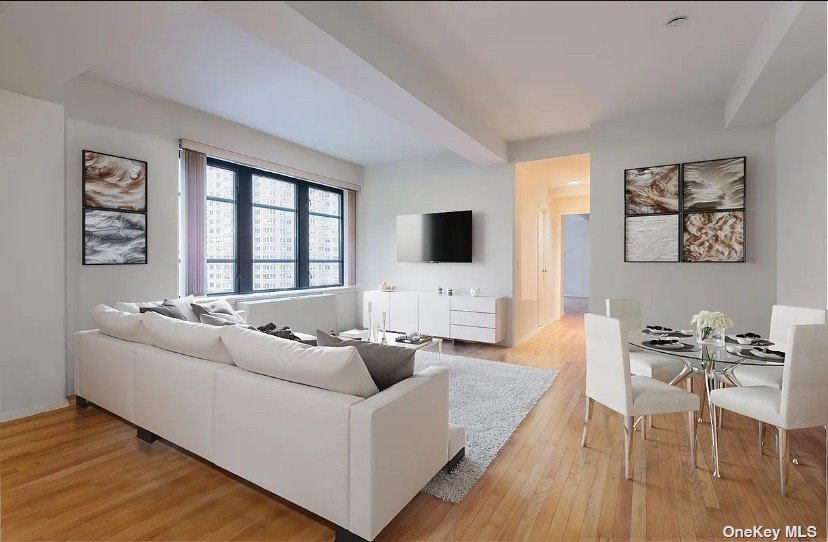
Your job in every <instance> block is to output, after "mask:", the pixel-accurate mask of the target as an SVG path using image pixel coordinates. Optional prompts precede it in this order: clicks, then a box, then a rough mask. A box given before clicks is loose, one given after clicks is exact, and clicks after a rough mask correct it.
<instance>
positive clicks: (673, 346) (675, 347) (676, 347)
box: [641, 339, 695, 352]
mask: <svg viewBox="0 0 828 542" xmlns="http://www.w3.org/2000/svg"><path fill="white" fill-rule="evenodd" d="M655 340H658V339H655ZM641 344H642V345H643V346H646V347H648V348H655V349H656V350H669V351H671V352H672V351H675V352H679V351H685V352H689V351H691V350H695V347H694V346H693V345H692V344H687V343H683V342H674V343H670V344H653V341H642V342H641Z"/></svg>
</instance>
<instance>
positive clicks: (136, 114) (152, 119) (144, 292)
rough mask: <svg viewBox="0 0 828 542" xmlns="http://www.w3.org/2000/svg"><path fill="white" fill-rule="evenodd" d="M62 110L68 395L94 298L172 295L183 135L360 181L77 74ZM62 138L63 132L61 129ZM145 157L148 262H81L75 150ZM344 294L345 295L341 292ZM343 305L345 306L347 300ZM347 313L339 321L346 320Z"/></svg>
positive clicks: (358, 175) (286, 147) (194, 113)
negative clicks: (76, 336) (78, 341)
mask: <svg viewBox="0 0 828 542" xmlns="http://www.w3.org/2000/svg"><path fill="white" fill-rule="evenodd" d="M57 98H58V99H60V100H61V101H62V102H63V103H64V104H65V108H66V118H67V120H66V143H65V145H66V167H65V177H66V190H67V197H66V201H65V211H66V216H67V230H66V243H67V252H66V263H67V284H68V290H67V329H68V333H67V338H66V347H65V348H66V360H67V362H66V375H67V376H66V378H67V393H74V391H73V390H74V360H73V351H72V333H74V332H75V331H78V330H81V329H89V328H90V327H94V326H93V322H92V319H91V317H90V315H89V309H90V308H91V307H93V306H94V305H96V304H98V303H106V304H112V303H114V302H116V301H137V300H154V299H164V298H169V297H175V296H177V295H178V291H179V290H178V287H179V265H178V242H179V237H178V221H179V206H178V177H179V162H178V147H179V139H181V138H186V139H191V140H194V141H199V142H201V143H206V144H209V145H213V146H216V147H222V148H226V149H229V150H233V151H236V152H240V153H243V154H247V155H251V156H255V157H258V158H262V159H266V160H271V161H273V162H277V163H280V164H284V165H287V166H291V167H295V168H298V169H302V170H305V171H311V172H314V173H319V174H322V175H326V176H330V177H335V178H339V179H342V180H344V181H348V182H351V183H354V184H362V172H363V169H362V166H358V165H355V164H352V163H350V162H346V161H344V160H340V159H338V158H334V157H331V156H328V155H325V154H322V153H319V152H317V151H313V150H311V149H307V148H304V147H301V146H299V145H295V144H293V143H290V142H287V141H284V140H282V139H279V138H276V137H273V136H270V135H267V134H264V133H262V132H257V131H255V130H252V129H249V128H246V127H244V126H241V125H239V124H235V123H233V122H230V121H227V120H224V119H221V118H219V117H215V116H213V115H209V114H207V113H203V112H201V111H198V110H195V109H192V108H189V107H186V106H182V105H179V104H176V103H173V102H170V101H166V100H161V99H156V98H151V97H148V96H144V95H141V94H138V93H135V92H132V91H129V90H125V89H122V88H119V87H115V86H112V85H108V84H106V83H100V82H98V81H95V80H92V79H89V78H86V77H79V78H76V79H74V80H73V81H71V82H70V83H68V84H67V85H65V87H64V89H63V91H62V92H61V93H60V94H59V96H57ZM61 136H62V132H61ZM83 149H88V150H95V151H101V152H105V153H110V154H115V155H118V156H127V157H131V158H137V159H139V160H145V161H147V163H148V165H147V167H148V185H147V186H148V193H149V201H148V251H149V253H148V263H147V264H146V265H123V266H111V265H109V266H83V265H81V250H82V234H81V227H82V226H81V216H82V215H81V151H82V150H83ZM342 295H343V296H344V297H345V298H346V299H347V298H348V294H347V293H344V294H342ZM346 305H347V306H352V303H351V302H350V301H348V302H347V303H346ZM352 322H353V319H346V321H345V322H344V323H343V325H346V326H347V325H349V324H351V323H352Z"/></svg>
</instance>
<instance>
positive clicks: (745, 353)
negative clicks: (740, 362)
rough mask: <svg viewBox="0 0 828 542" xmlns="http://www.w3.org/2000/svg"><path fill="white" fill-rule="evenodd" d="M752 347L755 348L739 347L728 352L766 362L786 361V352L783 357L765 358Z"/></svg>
mask: <svg viewBox="0 0 828 542" xmlns="http://www.w3.org/2000/svg"><path fill="white" fill-rule="evenodd" d="M752 349H753V347H750V348H739V349H737V350H736V352H731V351H730V350H728V352H730V353H731V354H734V355H736V356H739V357H743V358H747V359H755V360H757V361H765V362H769V363H785V355H784V353H783V355H782V357H781V358H763V357H762V356H757V355H756V354H754V353H753V352H751V350H752Z"/></svg>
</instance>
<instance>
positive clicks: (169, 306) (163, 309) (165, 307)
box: [138, 299, 187, 320]
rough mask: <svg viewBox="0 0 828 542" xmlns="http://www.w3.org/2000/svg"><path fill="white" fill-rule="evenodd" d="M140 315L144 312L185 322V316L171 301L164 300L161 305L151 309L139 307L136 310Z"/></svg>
mask: <svg viewBox="0 0 828 542" xmlns="http://www.w3.org/2000/svg"><path fill="white" fill-rule="evenodd" d="M138 310H139V311H140V312H141V314H144V313H146V312H157V313H158V314H160V315H162V316H166V317H168V318H175V319H176V320H187V315H185V314H184V313H183V312H181V309H180V308H179V307H177V306H176V305H175V304H174V303H173V302H172V301H170V300H169V299H165V300H164V302H163V303H161V304H160V305H155V306H153V307H139V309H138Z"/></svg>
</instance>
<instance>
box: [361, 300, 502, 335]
mask: <svg viewBox="0 0 828 542" xmlns="http://www.w3.org/2000/svg"><path fill="white" fill-rule="evenodd" d="M369 302H370V303H371V304H372V311H373V319H374V321H375V322H376V321H381V319H382V313H383V311H384V312H386V313H387V317H388V322H387V327H388V330H389V331H399V332H403V333H406V332H408V331H410V330H412V329H416V330H417V331H419V332H420V333H423V334H425V335H432V336H434V337H443V338H447V339H460V340H464V341H474V342H481V343H498V342H500V341H502V340H503V339H505V338H506V298H505V297H490V296H480V297H472V296H469V295H454V296H450V295H445V294H443V295H440V294H436V293H429V292H408V291H402V292H381V291H379V290H370V291H366V292H365V293H363V297H362V326H363V327H366V328H367V327H368V303H369Z"/></svg>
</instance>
